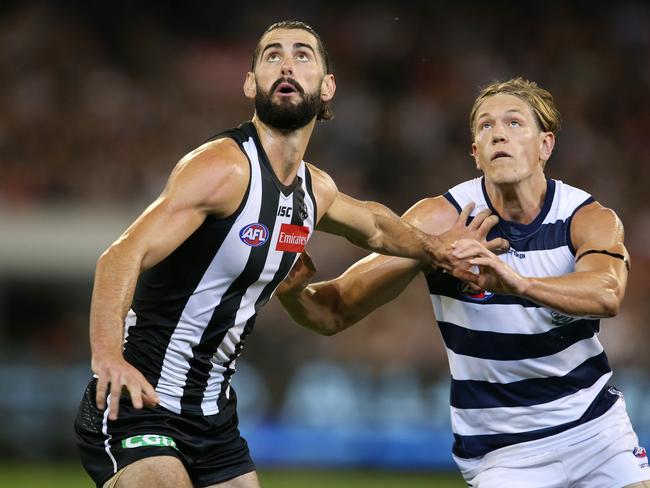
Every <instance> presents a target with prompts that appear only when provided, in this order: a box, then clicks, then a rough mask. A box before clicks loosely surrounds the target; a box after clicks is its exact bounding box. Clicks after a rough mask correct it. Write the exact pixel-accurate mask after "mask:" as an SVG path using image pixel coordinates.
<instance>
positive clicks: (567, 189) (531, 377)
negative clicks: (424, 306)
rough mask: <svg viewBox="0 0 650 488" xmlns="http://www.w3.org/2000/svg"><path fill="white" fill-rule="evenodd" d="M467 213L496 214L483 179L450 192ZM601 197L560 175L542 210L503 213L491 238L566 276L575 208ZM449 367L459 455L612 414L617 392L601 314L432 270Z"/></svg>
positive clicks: (527, 269) (530, 271)
mask: <svg viewBox="0 0 650 488" xmlns="http://www.w3.org/2000/svg"><path fill="white" fill-rule="evenodd" d="M444 196H445V197H446V198H447V200H448V201H449V202H450V203H452V204H453V205H454V206H455V207H456V208H457V209H458V211H459V212H460V210H461V208H462V207H463V206H465V205H466V204H467V203H469V202H471V201H473V202H475V203H476V208H475V209H474V210H473V212H472V216H474V215H476V214H477V213H478V212H480V211H481V210H483V209H485V208H490V209H492V211H493V212H494V213H496V211H495V210H494V208H493V207H492V204H491V202H490V200H489V197H488V195H487V192H486V189H485V183H484V180H483V178H476V179H474V180H470V181H466V182H464V183H461V184H460V185H457V186H455V187H454V188H452V189H451V190H449V191H448V192H447V193H446V194H445V195H444ZM593 201H594V199H593V198H592V197H591V196H590V195H589V194H587V193H585V192H584V191H582V190H579V189H577V188H574V187H571V186H569V185H566V184H564V183H562V182H561V181H556V180H552V179H547V191H546V197H545V200H544V204H543V207H542V210H541V212H540V214H539V216H538V217H537V218H536V219H535V220H534V221H533V222H532V223H530V224H527V225H523V224H518V223H516V222H508V221H504V220H500V221H499V224H497V225H496V226H495V227H494V228H493V229H492V230H491V231H490V234H489V235H488V239H493V238H495V237H503V238H505V239H507V240H508V241H509V242H510V246H511V247H510V251H509V252H508V253H507V254H503V255H501V256H500V259H502V260H503V261H505V262H506V263H508V265H509V266H511V267H512V268H513V269H514V270H516V271H517V272H518V273H520V274H522V275H525V276H536V277H546V276H558V275H562V274H566V273H569V272H571V271H573V270H574V269H575V249H574V248H573V246H572V244H571V236H570V232H569V228H570V224H571V219H572V217H573V215H574V214H575V212H576V211H577V210H578V209H579V208H581V207H582V206H584V205H587V204H589V203H591V202H593ZM427 284H428V287H429V292H430V293H431V301H432V302H433V308H434V310H435V315H436V319H437V321H438V325H439V327H440V331H441V333H442V337H443V340H444V342H445V346H446V349H447V356H448V359H449V368H450V370H451V377H452V379H451V424H452V430H453V432H454V438H455V442H454V448H453V451H454V454H455V455H456V456H458V457H461V458H475V457H480V456H483V455H485V454H486V453H488V452H490V451H493V450H495V449H498V448H501V447H505V446H509V445H512V444H517V443H520V442H526V441H531V440H535V439H541V438H544V437H548V436H551V435H554V434H557V433H560V432H562V431H565V430H567V429H570V428H572V427H575V426H577V425H580V424H582V423H584V422H587V421H589V420H592V419H594V418H596V417H599V416H600V415H602V414H603V413H605V412H606V411H607V410H608V409H609V408H610V407H611V406H612V405H613V404H614V403H615V402H616V400H617V399H618V398H619V396H618V394H617V392H616V390H613V389H612V390H610V389H609V388H608V387H607V381H608V379H609V378H610V376H611V374H612V373H611V370H610V367H609V364H608V361H607V357H606V355H605V352H604V351H603V347H602V345H601V344H600V342H599V341H598V339H597V337H596V335H597V333H598V330H599V321H598V320H594V319H590V318H582V317H568V316H565V315H562V314H560V313H557V312H555V311H553V310H550V309H548V308H544V307H542V306H540V305H538V304H535V303H533V302H531V301H528V300H525V299H522V298H518V297H513V296H506V295H496V294H492V293H489V292H481V293H472V292H471V291H469V290H467V288H466V287H464V286H463V283H462V282H460V281H459V280H457V279H456V278H454V277H452V276H450V275H449V274H446V273H442V272H437V271H436V272H433V273H431V274H429V275H428V276H427Z"/></svg>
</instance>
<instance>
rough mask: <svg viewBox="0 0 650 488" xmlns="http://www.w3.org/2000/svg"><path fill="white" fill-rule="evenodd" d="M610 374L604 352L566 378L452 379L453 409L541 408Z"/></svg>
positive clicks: (565, 376) (587, 361)
mask: <svg viewBox="0 0 650 488" xmlns="http://www.w3.org/2000/svg"><path fill="white" fill-rule="evenodd" d="M609 372H611V369H610V367H609V362H608V361H607V356H606V355H605V352H602V353H600V354H598V355H596V356H593V357H591V358H589V359H587V360H586V361H585V362H584V363H582V364H581V365H580V366H578V367H577V368H575V369H574V370H572V371H570V372H569V373H567V374H565V375H564V376H553V377H549V378H531V379H526V380H521V381H515V382H512V383H507V384H500V383H490V382H488V381H474V380H462V381H459V380H454V379H452V381H451V406H452V407H456V408H463V409H467V408H497V407H527V406H531V405H539V404H542V403H548V402H552V401H554V400H558V399H560V398H564V397H567V396H569V395H573V394H574V393H576V392H577V391H579V390H582V389H584V388H589V387H590V386H592V385H593V384H594V383H596V381H598V379H600V378H601V377H602V376H603V375H604V374H607V373H609Z"/></svg>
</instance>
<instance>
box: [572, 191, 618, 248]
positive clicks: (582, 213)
mask: <svg viewBox="0 0 650 488" xmlns="http://www.w3.org/2000/svg"><path fill="white" fill-rule="evenodd" d="M623 238H624V230H623V223H622V222H621V220H620V219H619V218H618V215H616V212H614V211H613V210H612V209H609V208H606V207H603V206H602V205H601V204H600V203H598V202H592V203H590V204H589V205H585V206H584V207H582V208H581V209H579V210H578V211H577V212H576V213H575V215H574V216H573V219H572V220H571V241H572V243H573V247H574V248H575V249H580V248H581V247H582V246H583V245H585V244H587V243H589V244H593V245H600V246H603V247H604V248H608V247H611V246H616V245H620V244H622V243H623Z"/></svg>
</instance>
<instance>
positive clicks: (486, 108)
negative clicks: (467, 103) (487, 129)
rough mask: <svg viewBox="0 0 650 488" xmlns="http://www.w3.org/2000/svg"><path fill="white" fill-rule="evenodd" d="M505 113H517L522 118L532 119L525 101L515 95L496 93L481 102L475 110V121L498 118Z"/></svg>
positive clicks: (530, 110) (531, 113)
mask: <svg viewBox="0 0 650 488" xmlns="http://www.w3.org/2000/svg"><path fill="white" fill-rule="evenodd" d="M507 113H519V114H521V115H523V116H524V117H530V118H534V115H533V111H532V109H531V107H530V105H528V103H527V102H526V101H524V100H522V99H521V98H519V97H517V96H515V95H510V94H507V93H497V94H496V95H491V96H489V97H487V98H486V99H485V100H483V101H482V102H481V104H480V105H479V106H478V109H477V110H476V120H480V119H482V118H484V117H498V116H500V115H504V114H507Z"/></svg>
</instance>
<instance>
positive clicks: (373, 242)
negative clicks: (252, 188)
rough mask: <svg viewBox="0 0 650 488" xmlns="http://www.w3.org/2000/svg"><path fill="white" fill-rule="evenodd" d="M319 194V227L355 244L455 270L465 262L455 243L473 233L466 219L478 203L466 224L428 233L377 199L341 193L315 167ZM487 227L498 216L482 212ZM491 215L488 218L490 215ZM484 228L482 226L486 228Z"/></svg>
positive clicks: (496, 243) (502, 244)
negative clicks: (458, 256) (365, 199)
mask: <svg viewBox="0 0 650 488" xmlns="http://www.w3.org/2000/svg"><path fill="white" fill-rule="evenodd" d="M312 172H313V173H314V175H315V178H314V181H315V185H314V186H315V189H316V194H317V198H318V195H320V196H321V198H320V199H321V201H320V202H319V208H322V209H323V214H322V218H321V219H320V222H319V224H318V230H321V231H324V232H328V233H331V234H337V235H340V236H343V237H345V238H346V239H348V240H349V241H350V242H352V243H353V244H356V245H358V246H359V247H362V248H364V249H367V250H369V251H373V252H377V253H381V254H386V255H390V256H399V257H406V258H411V259H416V260H418V261H421V262H423V263H425V264H430V265H433V266H436V267H441V268H443V269H446V270H448V271H451V272H453V273H455V272H456V268H458V267H459V266H462V265H463V263H461V262H460V261H459V260H457V259H455V258H454V257H453V255H452V249H451V244H452V243H453V242H455V241H456V240H457V239H459V238H461V237H469V234H468V233H467V229H466V228H465V225H464V224H465V221H466V219H467V217H468V216H469V214H470V212H471V211H472V209H473V208H474V205H473V204H471V205H468V206H467V207H466V208H465V209H463V212H462V215H461V222H462V224H461V225H459V226H458V227H457V228H451V229H450V231H449V232H446V233H444V234H443V235H440V234H441V232H440V230H439V229H431V230H430V233H429V234H427V233H426V232H423V231H422V230H421V229H419V228H418V227H417V226H415V225H413V224H412V223H411V222H409V221H408V219H401V218H399V217H398V216H397V215H395V214H394V213H393V212H392V211H391V210H389V209H388V208H387V207H385V206H384V205H381V204H379V203H376V202H362V201H359V200H355V199H354V198H352V197H349V196H348V195H345V194H343V193H340V192H339V191H338V189H337V188H336V185H335V184H334V182H333V181H332V180H331V178H330V177H329V176H328V175H327V174H325V173H323V172H322V171H320V170H317V169H316V168H314V169H313V170H312ZM480 215H481V217H482V218H481V220H480V221H479V222H478V223H479V225H477V226H476V231H478V230H479V227H480V224H482V225H483V228H488V229H489V228H491V227H492V226H493V225H494V224H495V223H496V219H497V217H496V216H492V217H487V215H489V213H488V214H480ZM486 217H487V218H486ZM483 228H482V229H481V230H483ZM488 246H489V247H490V249H495V250H496V249H504V248H506V249H507V242H506V241H504V240H503V239H495V240H493V241H490V243H489V244H488Z"/></svg>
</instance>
